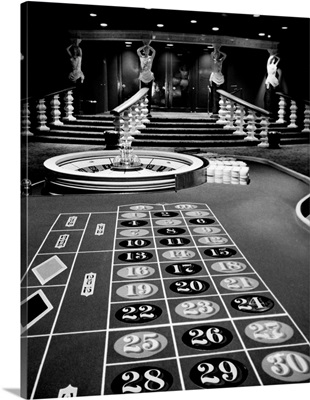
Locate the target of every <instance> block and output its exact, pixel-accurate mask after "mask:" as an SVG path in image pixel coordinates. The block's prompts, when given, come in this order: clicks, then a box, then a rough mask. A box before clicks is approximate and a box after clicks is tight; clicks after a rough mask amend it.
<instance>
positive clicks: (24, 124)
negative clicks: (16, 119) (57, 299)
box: [21, 101, 33, 136]
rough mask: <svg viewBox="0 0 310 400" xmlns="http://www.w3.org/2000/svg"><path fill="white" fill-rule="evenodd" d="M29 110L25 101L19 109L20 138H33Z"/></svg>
mask: <svg viewBox="0 0 310 400" xmlns="http://www.w3.org/2000/svg"><path fill="white" fill-rule="evenodd" d="M30 126H31V122H30V110H29V103H28V101H26V102H25V103H23V105H22V107H21V134H22V136H33V133H32V132H31V131H30Z"/></svg>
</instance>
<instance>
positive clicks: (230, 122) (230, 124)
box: [224, 100, 235, 130]
mask: <svg viewBox="0 0 310 400" xmlns="http://www.w3.org/2000/svg"><path fill="white" fill-rule="evenodd" d="M226 110H227V114H226V121H227V123H226V125H225V126H224V129H232V130H234V129H235V126H234V120H235V115H234V113H235V105H234V102H233V101H232V100H228V103H227V105H226Z"/></svg>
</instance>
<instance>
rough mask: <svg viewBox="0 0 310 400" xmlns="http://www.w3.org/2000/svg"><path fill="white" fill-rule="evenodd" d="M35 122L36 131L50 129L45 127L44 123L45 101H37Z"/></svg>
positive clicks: (45, 118) (45, 119) (45, 117)
mask: <svg viewBox="0 0 310 400" xmlns="http://www.w3.org/2000/svg"><path fill="white" fill-rule="evenodd" d="M36 109H37V112H38V113H37V121H38V124H39V125H38V127H37V130H38V131H49V130H50V128H49V127H48V126H46V121H47V116H46V105H45V99H44V98H43V99H39V101H38V104H37V107H36Z"/></svg>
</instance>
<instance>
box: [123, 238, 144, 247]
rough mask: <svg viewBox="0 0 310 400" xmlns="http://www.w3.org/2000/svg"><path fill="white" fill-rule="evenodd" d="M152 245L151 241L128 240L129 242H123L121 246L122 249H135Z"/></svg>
mask: <svg viewBox="0 0 310 400" xmlns="http://www.w3.org/2000/svg"><path fill="white" fill-rule="evenodd" d="M150 243H151V241H150V240H146V239H128V240H122V241H121V242H120V243H119V245H120V246H122V247H127V248H128V247H129V248H135V247H146V246H148V245H149V244H150Z"/></svg>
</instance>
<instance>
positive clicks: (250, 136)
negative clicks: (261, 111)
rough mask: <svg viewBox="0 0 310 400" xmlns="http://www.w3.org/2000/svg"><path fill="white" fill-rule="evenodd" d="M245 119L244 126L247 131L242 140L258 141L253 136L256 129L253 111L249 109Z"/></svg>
mask: <svg viewBox="0 0 310 400" xmlns="http://www.w3.org/2000/svg"><path fill="white" fill-rule="evenodd" d="M246 119H247V120H248V124H247V126H246V130H247V131H248V132H247V136H246V137H245V138H244V140H246V141H249V142H254V141H258V139H257V137H255V131H256V125H255V121H256V114H255V111H253V110H249V113H248V115H247V117H246Z"/></svg>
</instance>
